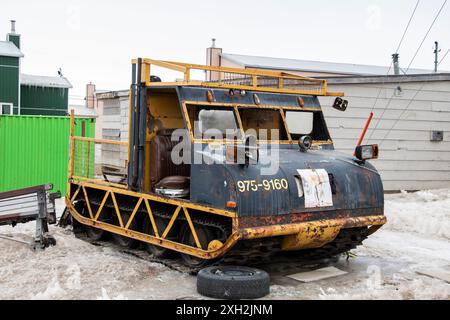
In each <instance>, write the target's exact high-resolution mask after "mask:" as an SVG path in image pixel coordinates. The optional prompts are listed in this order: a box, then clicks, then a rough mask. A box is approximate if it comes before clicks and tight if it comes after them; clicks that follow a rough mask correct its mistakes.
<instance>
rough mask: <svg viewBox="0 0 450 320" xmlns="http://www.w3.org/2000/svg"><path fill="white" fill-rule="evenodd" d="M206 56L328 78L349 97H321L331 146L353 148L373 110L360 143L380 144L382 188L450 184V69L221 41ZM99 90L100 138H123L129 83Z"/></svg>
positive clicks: (112, 160) (116, 157)
mask: <svg viewBox="0 0 450 320" xmlns="http://www.w3.org/2000/svg"><path fill="white" fill-rule="evenodd" d="M207 64H210V65H216V66H228V67H238V68H239V67H240V68H260V69H270V70H279V71H285V72H290V73H294V74H300V75H304V76H310V77H319V78H324V79H326V80H328V85H329V90H330V91H339V92H344V93H345V99H347V100H348V101H349V108H348V109H347V111H346V112H340V111H337V110H335V109H333V108H331V105H332V103H333V100H334V98H332V97H321V98H320V101H321V104H322V108H323V111H324V114H325V117H326V121H327V125H328V127H329V129H330V133H331V136H332V138H333V140H334V143H335V147H336V149H337V150H339V151H342V152H345V153H347V154H353V151H354V149H355V146H356V144H357V142H358V139H359V136H360V134H361V132H362V130H363V127H364V124H365V122H366V120H367V118H368V116H369V114H370V112H371V111H373V112H374V119H373V121H372V124H371V126H370V129H369V131H368V132H367V135H366V140H365V141H364V143H366V144H372V143H378V144H380V147H381V153H380V159H378V160H374V161H373V164H374V165H375V166H376V167H377V169H378V170H379V171H380V174H381V176H382V178H383V182H384V186H385V189H386V190H388V191H396V190H420V189H435V188H448V187H450V73H448V72H444V73H431V71H429V70H421V69H410V70H409V72H408V74H400V75H394V74H392V73H393V70H389V68H387V67H381V66H369V65H356V64H344V63H328V62H316V61H305V60H292V59H277V58H265V57H253V56H243V55H231V54H225V53H222V49H219V48H208V49H207ZM388 71H390V74H389V75H387V74H388ZM208 76H210V75H208V74H207V77H208ZM97 98H98V103H99V105H101V107H102V108H103V115H100V117H101V122H102V126H103V127H102V137H101V138H103V139H110V140H118V141H128V106H129V100H128V90H124V91H117V92H104V93H98V94H97ZM99 109H100V108H99ZM433 133H434V134H437V135H440V134H441V135H442V139H438V140H441V141H433ZM98 138H100V137H98ZM108 148H111V146H110V147H106V149H104V150H103V149H102V159H103V160H104V161H103V162H104V163H106V164H107V165H110V166H111V167H117V168H121V170H122V171H123V172H125V168H126V161H127V150H125V148H123V147H122V150H120V154H119V153H117V151H118V150H109V149H108ZM116 148H117V147H116Z"/></svg>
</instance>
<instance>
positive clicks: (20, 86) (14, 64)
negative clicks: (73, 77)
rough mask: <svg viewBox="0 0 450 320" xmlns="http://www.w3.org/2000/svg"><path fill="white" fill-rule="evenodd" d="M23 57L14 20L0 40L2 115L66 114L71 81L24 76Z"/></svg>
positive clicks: (62, 78) (0, 107) (0, 98)
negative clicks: (22, 68) (4, 36)
mask: <svg viewBox="0 0 450 320" xmlns="http://www.w3.org/2000/svg"><path fill="white" fill-rule="evenodd" d="M23 57H24V55H23V53H22V52H21V51H20V35H19V34H17V33H16V31H15V21H11V32H10V33H8V34H7V35H6V41H0V115H13V114H14V115H48V116H64V115H66V114H67V111H68V105H69V89H70V88H72V85H71V84H70V82H69V81H68V80H67V79H66V78H64V77H47V76H36V75H28V74H22V73H21V68H20V59H22V58H23Z"/></svg>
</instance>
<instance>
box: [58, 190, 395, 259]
mask: <svg viewBox="0 0 450 320" xmlns="http://www.w3.org/2000/svg"><path fill="white" fill-rule="evenodd" d="M73 184H74V185H76V186H77V189H76V191H75V192H74V193H73V194H68V195H67V196H66V205H67V208H68V209H69V210H70V213H71V214H72V216H73V218H75V220H77V221H78V222H79V223H81V224H83V225H86V226H91V227H95V228H98V229H102V230H105V231H108V232H112V233H115V234H118V235H122V236H125V237H129V238H132V239H135V240H139V241H142V242H146V243H149V244H153V245H157V246H160V247H163V248H167V249H170V250H174V251H178V252H181V253H185V254H189V255H192V256H195V257H198V258H202V259H206V260H209V259H215V258H219V257H221V256H223V255H224V254H226V253H227V252H228V251H229V250H230V249H231V248H232V247H233V246H234V245H235V244H236V243H237V242H238V241H239V240H244V239H260V238H268V237H278V236H285V238H284V240H283V244H282V249H283V250H300V249H307V248H315V247H318V246H319V244H320V245H323V244H325V243H328V242H330V241H333V240H334V237H335V236H336V235H337V234H338V233H339V231H340V230H341V229H345V228H357V227H364V226H370V228H371V229H370V230H371V231H370V232H371V233H373V232H374V231H376V230H377V229H378V228H379V227H380V226H382V225H383V224H385V223H386V217H385V216H382V215H380V216H369V217H357V218H342V219H331V220H320V221H312V222H302V223H296V224H289V225H274V226H267V227H255V228H240V227H239V224H238V218H237V215H236V213H234V212H230V211H226V210H221V209H215V208H212V207H207V206H202V205H197V204H193V203H190V202H188V201H182V200H174V199H169V198H163V197H159V196H155V195H151V194H143V193H136V192H133V191H129V190H123V189H119V188H113V187H108V186H101V185H97V184H93V183H89V182H73ZM88 189H96V190H100V191H103V192H104V196H103V199H102V201H101V203H100V206H99V208H98V209H97V211H94V210H93V209H92V205H91V201H90V199H89V196H88V194H89V192H88ZM117 195H125V196H130V197H134V198H135V199H136V200H137V203H136V205H135V207H134V209H133V211H132V213H131V215H130V216H129V217H128V219H127V220H125V216H123V214H122V212H121V210H120V208H119V205H118V203H117V200H116V197H117ZM78 196H80V197H81V199H80V198H79V197H78ZM108 198H111V200H112V202H113V205H114V213H115V215H116V217H117V220H118V221H119V225H112V224H109V223H106V222H103V221H100V217H101V216H102V214H104V211H105V204H106V202H107V200H108ZM77 200H83V201H85V202H86V207H87V211H88V216H83V215H81V214H80V213H79V212H78V211H77V210H76V209H75V207H74V205H73V203H74V202H75V201H77ZM150 201H153V202H159V203H165V204H171V205H173V207H174V212H173V214H172V216H171V219H170V222H169V224H168V225H167V226H166V228H165V229H164V230H159V229H158V227H157V225H156V223H155V218H154V216H153V211H152V209H151V203H150ZM143 205H145V206H144V208H145V213H146V214H147V215H148V217H149V219H150V222H151V225H152V229H153V235H149V234H144V233H142V232H138V231H134V230H131V229H130V226H131V224H132V222H133V220H134V219H135V218H136V215H137V214H138V211H139V209H140V208H141V207H142V206H143ZM189 210H196V211H200V212H203V213H205V214H213V215H219V216H223V217H227V218H229V219H231V222H232V232H231V235H230V236H229V238H228V239H227V241H226V242H225V243H221V242H220V241H218V240H213V241H211V242H210V243H209V244H208V248H207V249H203V248H202V247H201V245H200V242H199V239H198V235H197V232H196V230H195V227H194V224H193V222H192V219H191V217H190V213H189ZM181 212H183V214H184V215H185V218H186V221H187V223H188V225H189V228H190V230H191V232H192V235H193V237H194V240H195V246H189V245H185V244H182V243H178V242H174V241H171V240H168V239H167V235H168V234H169V233H170V231H171V230H172V228H173V226H174V224H175V222H176V221H177V219H178V218H179V217H180V214H181ZM217 244H219V245H217Z"/></svg>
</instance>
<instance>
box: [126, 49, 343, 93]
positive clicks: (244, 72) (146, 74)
mask: <svg viewBox="0 0 450 320" xmlns="http://www.w3.org/2000/svg"><path fill="white" fill-rule="evenodd" d="M137 63H138V59H133V60H132V64H137ZM152 66H157V67H161V68H165V69H170V70H173V71H177V72H180V73H182V74H183V80H182V81H177V82H150V72H151V68H152ZM141 70H142V72H141V77H142V78H141V79H140V80H141V82H143V83H145V85H146V86H148V87H167V86H200V87H210V88H226V89H238V90H253V91H261V92H275V93H289V94H301V95H314V96H336V97H341V96H343V95H344V93H342V92H329V91H328V84H327V81H326V80H322V79H315V78H308V77H303V76H298V75H294V74H289V73H286V72H277V71H269V70H262V69H239V68H228V67H214V66H204V65H199V64H190V63H182V62H174V61H162V60H153V59H148V58H145V59H142V69H141ZM192 70H201V71H210V72H217V73H218V75H219V79H218V80H217V81H195V80H191V71H192ZM222 73H228V74H234V75H238V76H247V77H248V78H249V79H250V80H251V85H238V84H230V83H226V81H227V80H226V79H222V78H221V74H222ZM264 77H270V78H274V79H277V80H278V85H277V87H261V86H258V80H259V79H260V78H264ZM285 80H300V81H304V82H305V83H308V84H309V85H317V86H320V90H298V89H289V88H286V81H285Z"/></svg>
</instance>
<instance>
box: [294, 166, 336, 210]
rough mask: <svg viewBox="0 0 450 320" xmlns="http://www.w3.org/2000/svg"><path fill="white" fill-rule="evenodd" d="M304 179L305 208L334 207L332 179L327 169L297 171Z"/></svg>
mask: <svg viewBox="0 0 450 320" xmlns="http://www.w3.org/2000/svg"><path fill="white" fill-rule="evenodd" d="M297 172H298V174H299V175H300V177H301V179H302V184H303V194H304V196H305V208H321V207H332V206H333V195H332V193H331V185H330V178H329V176H328V172H327V171H326V170H325V169H304V170H297Z"/></svg>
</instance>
